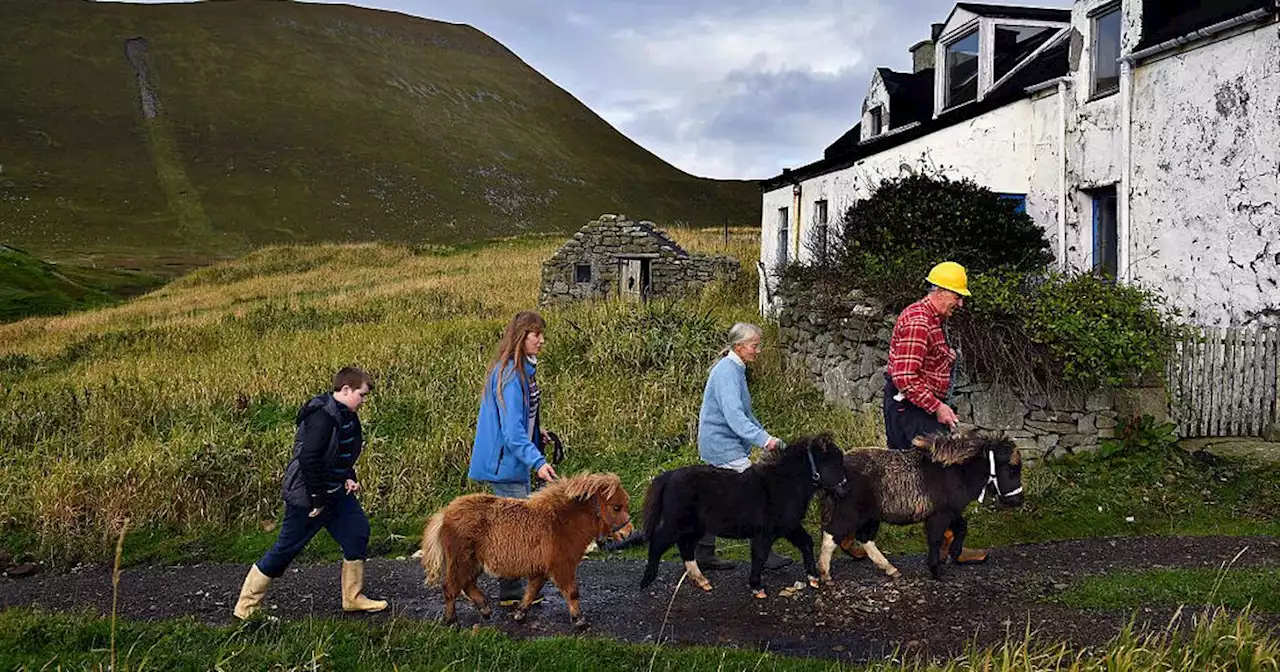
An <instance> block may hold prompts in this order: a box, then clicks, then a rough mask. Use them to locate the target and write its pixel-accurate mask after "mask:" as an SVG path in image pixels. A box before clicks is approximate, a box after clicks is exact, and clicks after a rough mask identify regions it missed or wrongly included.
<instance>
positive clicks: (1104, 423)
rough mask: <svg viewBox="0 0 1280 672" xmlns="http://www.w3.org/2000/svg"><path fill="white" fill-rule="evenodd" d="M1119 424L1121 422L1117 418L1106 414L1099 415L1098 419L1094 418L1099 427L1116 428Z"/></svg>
mask: <svg viewBox="0 0 1280 672" xmlns="http://www.w3.org/2000/svg"><path fill="white" fill-rule="evenodd" d="M1117 424H1119V423H1117V422H1116V419H1115V418H1109V417H1107V416H1105V415H1099V416H1098V417H1097V419H1095V420H1094V425H1095V426H1096V427H1097V428H1098V429H1114V428H1115V427H1116V425H1117Z"/></svg>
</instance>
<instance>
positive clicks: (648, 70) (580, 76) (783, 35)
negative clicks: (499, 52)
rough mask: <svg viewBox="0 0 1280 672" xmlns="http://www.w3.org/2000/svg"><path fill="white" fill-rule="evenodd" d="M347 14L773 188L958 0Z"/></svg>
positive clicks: (576, 3)
mask: <svg viewBox="0 0 1280 672" xmlns="http://www.w3.org/2000/svg"><path fill="white" fill-rule="evenodd" d="M321 1H328V0H321ZM346 4H356V5H360V6H364V7H374V8H379V9H389V10H393V11H398V12H403V13H405V14H411V15H414V16H421V17H425V18H430V19H437V20H442V21H450V22H456V23H466V24H469V25H471V26H474V27H476V28H478V29H480V30H482V31H484V32H485V33H487V34H488V35H489V36H491V37H493V38H495V39H497V40H498V41H499V42H501V43H502V44H503V45H505V46H506V47H507V48H508V49H510V50H512V51H513V52H515V53H516V55H518V56H519V57H520V58H522V59H523V60H524V61H525V62H526V63H528V64H529V65H531V66H532V67H534V68H535V69H537V70H538V71H539V72H541V73H542V74H543V75H545V76H546V77H547V78H549V79H550V80H551V81H553V82H555V83H556V84H557V85H559V86H560V87H562V88H564V89H565V90H567V91H568V92H569V93H571V94H573V95H574V96H575V97H577V98H578V99H579V100H581V101H582V102H583V103H585V104H586V105H587V106H588V107H589V108H591V109H592V110H593V111H594V112H595V113H596V114H598V115H600V116H601V117H603V118H604V119H605V120H606V121H608V122H609V123H610V124H612V125H613V126H614V127H615V128H617V129H618V130H620V131H622V132H623V133H624V134H626V135H627V136H628V137H630V138H631V139H632V140H634V141H636V142H638V143H639V144H640V145H641V146H643V147H645V148H646V149H648V150H649V151H651V152H653V153H654V154H657V155H658V156H659V157H661V158H663V159H665V160H666V161H667V162H669V163H671V164H673V165H675V166H676V167H677V168H680V169H681V170H684V171H686V172H689V173H692V174H694V175H698V176H701V177H714V178H740V179H761V178H765V177H771V176H773V175H776V174H778V173H779V172H781V170H782V168H784V167H785V168H792V167H796V166H800V165H804V164H807V163H810V162H812V161H816V160H818V159H820V158H822V150H823V149H824V148H825V147H826V146H827V145H829V144H831V142H833V141H834V140H835V139H836V138H838V137H839V136H840V135H841V134H842V133H844V132H845V131H846V130H848V129H849V128H851V127H852V126H853V125H854V123H856V122H857V118H858V116H859V115H860V113H861V107H862V99H863V97H864V96H865V95H866V91H867V86H868V85H869V84H870V81H871V75H872V73H873V72H874V71H875V68H877V67H889V68H892V69H894V70H904V71H909V70H910V69H911V54H910V53H909V52H908V51H907V49H908V47H910V46H911V45H913V44H915V43H916V42H918V41H920V40H922V39H925V38H927V37H929V24H931V23H934V22H941V21H943V20H944V19H945V18H946V16H947V14H948V13H949V12H950V10H951V8H952V7H953V6H954V5H955V0H718V1H717V2H709V1H706V0H354V1H350V0H349V1H348V2H347V3H346ZM1001 4H1015V3H1014V2H1012V1H1011V0H1001ZM1021 4H1037V5H1040V4H1047V5H1063V4H1066V3H1065V2H1061V1H1055V0H1047V1H1046V0H1036V1H1033V2H1026V3H1021Z"/></svg>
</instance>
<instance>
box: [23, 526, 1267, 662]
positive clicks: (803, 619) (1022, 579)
mask: <svg viewBox="0 0 1280 672" xmlns="http://www.w3.org/2000/svg"><path fill="white" fill-rule="evenodd" d="M1244 547H1248V550H1247V551H1246V552H1245V553H1244V554H1243V555H1242V556H1241V557H1240V559H1239V560H1238V561H1237V562H1236V563H1235V565H1234V566H1236V567H1278V568H1280V538H1274V537H1260V538H1259V537H1252V538H1248V537H1227V538H1221V537H1184V538H1158V537H1149V538H1120V539H1088V540H1076V541H1063V542H1053V543H1045V544H1029V545H1023V546H1014V547H1009V548H1002V549H994V550H993V551H992V555H991V559H990V560H989V561H988V562H987V563H985V564H983V565H975V566H965V567H950V568H948V570H947V572H948V573H947V574H945V575H944V578H943V580H942V581H934V580H933V579H931V578H929V576H928V570H927V568H926V567H925V566H924V558H923V556H919V555H916V556H891V557H890V559H891V560H892V561H893V562H894V564H895V565H897V567H898V568H899V569H901V570H902V574H903V576H902V577H900V578H898V579H896V580H890V579H886V578H884V577H883V575H881V574H879V573H878V572H876V571H875V569H874V568H873V567H872V566H871V564H870V563H869V562H867V561H856V562H855V561H853V560H850V559H849V558H847V557H838V558H837V559H836V561H835V562H834V563H833V567H832V574H833V576H834V582H833V583H832V584H831V585H829V586H824V587H823V588H821V589H820V590H816V591H815V590H805V591H803V592H800V593H798V594H796V595H794V596H791V597H781V596H779V589H780V588H783V587H785V586H787V585H788V584H790V583H791V582H793V581H796V580H798V579H801V578H802V577H803V569H802V568H801V567H800V566H799V563H798V562H797V563H795V564H793V565H791V566H790V567H787V568H784V569H782V570H779V571H777V572H773V573H766V575H765V580H766V585H767V586H768V588H769V593H770V597H769V599H767V600H763V601H759V600H755V599H753V598H752V597H751V596H750V594H749V592H748V590H747V586H746V568H745V566H743V565H741V564H740V565H739V567H738V568H736V569H734V570H731V571H729V572H717V573H711V574H709V578H710V579H711V580H712V582H713V583H714V584H715V586H716V588H715V590H713V591H712V592H711V593H703V592H701V591H699V590H697V589H696V588H695V587H694V586H693V585H692V583H691V582H689V581H685V583H684V585H683V586H682V587H681V589H680V591H679V594H678V595H677V596H676V597H675V599H674V601H673V600H672V590H673V588H674V587H675V585H676V583H677V582H678V581H679V579H680V576H681V573H682V571H683V568H682V567H680V566H678V565H677V564H675V563H666V564H664V566H663V569H662V572H661V573H660V575H659V578H658V581H657V582H656V583H654V585H653V586H651V587H650V588H649V589H648V590H644V591H642V590H640V589H639V588H637V585H638V583H639V580H640V575H641V572H642V565H641V563H640V562H638V561H634V560H604V561H587V562H584V563H583V564H582V566H581V568H580V569H579V577H580V579H581V584H582V589H581V592H582V597H583V608H584V612H585V613H586V614H587V615H588V617H589V618H590V619H591V626H590V627H589V628H588V630H587V631H586V634H587V635H589V636H597V637H613V638H617V639H620V640H625V641H631V642H652V641H655V640H657V639H658V638H659V637H661V639H662V641H664V642H670V643H677V644H712V645H720V646H735V647H743V648H755V649H765V648H767V649H768V650H770V651H774V652H780V653H785V654H790V655H803V656H816V657H823V658H835V659H841V660H846V661H853V662H858V661H865V660H868V659H876V658H882V657H883V656H885V655H886V654H888V653H890V652H892V651H893V650H894V649H895V648H896V647H899V646H901V647H903V648H904V649H905V650H911V651H921V652H927V653H929V654H932V655H946V654H950V653H955V652H958V651H960V650H962V649H963V648H964V647H965V645H966V644H967V643H969V642H971V641H973V640H975V639H976V640H977V641H978V642H979V643H984V644H985V643H993V642H997V641H999V640H1001V639H1003V638H1004V636H1005V633H1006V631H1008V630H1012V631H1013V632H1014V634H1015V636H1021V634H1022V632H1023V630H1024V629H1025V628H1026V627H1027V624H1028V622H1029V623H1030V626H1031V628H1032V629H1033V630H1035V631H1038V632H1039V633H1040V634H1042V635H1043V636H1044V637H1046V638H1050V639H1053V640H1061V641H1067V642H1070V643H1072V644H1075V645H1079V646H1088V645H1094V644H1100V643H1103V642H1105V641H1106V640H1107V639H1109V638H1111V637H1112V636H1114V635H1115V633H1116V632H1117V630H1118V629H1119V628H1120V626H1121V625H1122V624H1123V623H1124V622H1126V621H1127V620H1128V619H1129V617H1130V616H1131V612H1130V611H1127V610H1125V611H1117V610H1080V609H1072V608H1068V607H1063V606H1058V605H1054V604H1048V603H1043V602H1041V601H1040V600H1041V598H1043V597H1044V596H1046V595H1051V594H1053V593H1055V592H1056V591H1058V590H1060V589H1061V588H1063V587H1065V584H1068V583H1071V581H1072V580H1074V579H1077V578H1079V577H1081V576H1084V575H1087V574H1094V573H1099V572H1103V571H1107V570H1111V569H1149V568H1163V567H1218V566H1219V565H1221V564H1222V563H1223V562H1226V561H1230V560H1231V559H1232V558H1233V557H1235V555H1236V554H1237V553H1238V552H1239V551H1240V550H1241V549H1242V548H1244ZM888 550H892V549H888ZM369 565H370V566H369V569H368V575H367V580H366V586H367V589H368V590H367V592H368V593H369V594H370V595H371V596H373V597H381V598H386V599H389V600H390V601H391V604H392V609H390V610H388V612H384V613H383V614H377V615H352V616H346V618H368V619H386V618H391V617H392V616H393V615H394V616H400V617H406V618H415V619H434V618H437V617H438V616H439V615H440V611H441V601H440V593H439V590H437V589H431V590H428V589H426V588H424V587H423V586H422V573H421V570H420V568H419V567H418V565H417V562H416V561H415V560H412V559H409V560H388V559H375V560H371V561H370V563H369ZM245 570H246V567H245V566H239V565H234V566H232V565H194V566H183V567H140V568H134V569H129V570H126V571H125V572H124V574H123V577H122V579H121V613H122V615H123V616H124V617H125V618H133V619H163V618H172V617H176V616H184V615H192V616H195V617H197V618H199V619H200V620H202V621H205V622H209V623H214V624H226V623H230V622H232V620H233V619H232V617H231V615H230V612H231V605H232V604H233V603H234V601H235V596H236V593H237V592H238V590H239V587H240V581H241V580H242V579H243V577H244V572H245ZM338 585H339V582H338V565H337V564H336V563H334V564H329V565H321V566H303V567H295V568H293V569H292V570H290V572H289V573H288V574H286V575H285V577H283V578H281V579H280V580H279V581H277V582H276V583H275V584H274V585H273V586H272V590H271V592H270V593H269V594H268V598H267V604H268V605H269V609H270V613H271V614H274V615H276V616H279V617H282V618H299V617H303V616H308V615H317V616H339V615H341V611H340V608H339V590H338ZM482 588H484V589H485V590H486V594H488V595H489V596H490V597H491V598H492V597H493V596H494V595H495V593H496V585H495V584H494V583H493V582H491V581H488V580H486V583H483V584H482ZM544 595H546V596H547V600H546V602H545V603H544V604H543V605H541V606H539V607H535V608H534V609H533V610H532V611H531V612H530V618H529V619H528V621H527V622H526V623H525V624H523V625H521V624H516V623H514V622H512V621H511V619H510V617H509V615H508V613H507V612H506V611H505V610H498V611H497V612H496V613H495V616H494V619H493V620H492V621H489V622H487V623H485V624H484V625H486V626H490V627H498V628H501V629H502V630H504V631H506V632H508V633H510V634H512V635H515V636H545V635H569V634H572V633H573V628H572V627H571V626H570V625H569V617H568V611H567V609H566V607H565V604H564V602H563V601H562V600H561V599H560V595H559V593H557V592H556V591H555V590H554V589H553V588H551V587H548V588H546V589H545V590H544ZM26 604H37V605H40V606H42V607H44V608H46V609H53V610H67V609H76V608H84V607H90V608H94V609H96V610H98V611H99V612H100V613H109V611H110V607H111V581H110V571H109V569H108V568H102V567H89V568H81V569H80V570H78V571H75V572H72V573H68V574H37V575H35V576H32V577H27V578H18V579H0V606H5V607H7V606H15V605H26ZM668 605H670V614H669V617H668V619H667V624H666V628H665V629H662V624H663V619H664V615H666V613H667V608H668ZM1173 611H1174V610H1173V609H1169V608H1162V607H1161V608H1146V609H1142V610H1140V611H1139V612H1138V614H1137V616H1138V619H1137V620H1138V625H1139V626H1140V627H1142V626H1149V627H1156V628H1162V627H1164V626H1165V625H1166V624H1167V623H1168V622H1169V618H1170V616H1171V615H1172V614H1173ZM458 615H459V622H460V624H461V625H462V626H463V627H470V626H472V625H473V624H475V623H477V622H480V619H479V615H478V614H477V613H476V612H475V610H474V609H472V608H471V607H470V605H469V604H468V603H466V602H465V600H464V601H460V603H459V607H458ZM1188 616H1189V614H1188ZM1264 619H1265V620H1266V621H1268V622H1271V623H1274V622H1276V621H1277V620H1280V619H1277V618H1276V617H1274V616H1268V617H1264Z"/></svg>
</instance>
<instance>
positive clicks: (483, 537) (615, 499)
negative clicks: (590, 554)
mask: <svg viewBox="0 0 1280 672" xmlns="http://www.w3.org/2000/svg"><path fill="white" fill-rule="evenodd" d="M629 501H630V498H629V496H628V495H627V491H626V489H624V488H623V487H622V481H620V480H619V479H618V477H617V476H616V475H614V474H591V473H584V474H579V475H577V476H574V477H572V478H564V479H561V480H558V481H555V482H554V483H551V484H550V485H548V486H546V487H545V488H542V489H541V490H539V491H537V492H535V493H534V494H533V495H532V496H531V497H530V498H529V499H510V498H506V497H496V496H494V495H487V494H472V495H463V496H461V497H458V498H456V499H454V500H453V501H452V502H449V504H448V505H446V506H445V507H444V508H443V509H441V510H440V511H439V512H438V513H436V514H435V515H434V516H432V517H431V519H430V520H428V521H427V526H426V529H425V530H423V533H422V568H423V570H424V571H425V574H426V583H427V585H439V584H440V583H441V582H442V581H443V585H444V621H445V622H446V623H454V622H455V621H456V620H457V616H456V614H455V613H454V602H455V600H457V599H458V596H459V595H460V594H463V593H465V594H466V595H467V597H468V598H470V600H471V602H472V604H474V605H475V606H476V609H477V610H478V611H479V612H480V614H481V615H482V616H484V617H485V618H489V616H490V615H491V614H492V613H493V610H492V609H491V608H490V607H489V604H488V602H486V601H485V597H484V593H482V592H481V591H480V589H479V588H478V587H477V586H476V579H477V578H478V577H479V576H480V572H481V571H484V572H485V573H487V574H489V575H490V576H496V577H499V578H503V579H515V578H521V577H526V578H528V579H529V583H528V586H527V587H526V588H525V592H524V599H522V600H521V601H520V605H519V606H518V607H516V611H515V620H517V621H523V620H524V618H525V613H526V612H527V611H528V609H529V605H530V604H532V603H533V600H534V598H535V597H536V596H537V595H538V591H540V590H542V585H543V584H544V583H546V580H547V578H548V577H550V578H551V580H552V581H554V582H555V584H556V587H557V588H559V589H560V593H561V594H563V595H564V597H565V599H566V600H568V602H569V616H570V617H571V618H572V621H573V625H574V626H576V627H579V628H581V627H585V626H586V625H587V619H586V617H584V616H583V615H582V611H581V607H580V606H579V604H578V579H577V571H578V563H579V562H581V561H582V555H583V552H584V551H586V549H587V545H588V544H590V543H591V541H592V540H595V539H598V538H604V537H608V536H613V537H614V538H621V537H623V536H626V535H628V534H630V533H631V531H632V527H631V515H630V513H629V512H628V509H627V505H628V502H629Z"/></svg>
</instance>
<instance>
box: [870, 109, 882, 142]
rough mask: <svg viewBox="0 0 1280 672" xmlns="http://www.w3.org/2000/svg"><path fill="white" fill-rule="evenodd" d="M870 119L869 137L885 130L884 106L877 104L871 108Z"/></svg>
mask: <svg viewBox="0 0 1280 672" xmlns="http://www.w3.org/2000/svg"><path fill="white" fill-rule="evenodd" d="M869 114H870V117H871V118H870V121H869V122H868V126H867V137H869V138H874V137H875V136H877V135H880V134H881V133H883V132H884V107H883V106H882V105H877V106H875V107H873V108H871V112H870V113H869Z"/></svg>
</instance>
